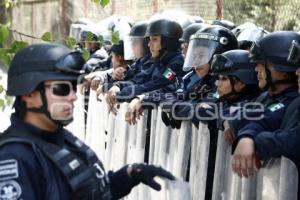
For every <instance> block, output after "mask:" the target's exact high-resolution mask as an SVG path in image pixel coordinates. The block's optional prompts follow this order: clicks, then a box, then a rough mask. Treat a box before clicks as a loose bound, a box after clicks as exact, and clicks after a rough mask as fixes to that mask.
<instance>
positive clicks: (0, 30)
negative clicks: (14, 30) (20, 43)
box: [0, 24, 9, 44]
mask: <svg viewBox="0 0 300 200" xmlns="http://www.w3.org/2000/svg"><path fill="white" fill-rule="evenodd" d="M8 27H9V25H4V24H0V44H2V43H4V42H6V41H7V39H8V37H9V29H8Z"/></svg>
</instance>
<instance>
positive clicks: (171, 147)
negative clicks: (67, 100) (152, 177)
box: [69, 91, 298, 200]
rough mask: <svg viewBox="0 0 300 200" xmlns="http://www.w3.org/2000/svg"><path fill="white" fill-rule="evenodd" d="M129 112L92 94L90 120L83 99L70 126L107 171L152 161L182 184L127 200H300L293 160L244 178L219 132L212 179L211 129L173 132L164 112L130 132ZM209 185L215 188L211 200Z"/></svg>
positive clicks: (188, 126)
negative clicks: (235, 169)
mask: <svg viewBox="0 0 300 200" xmlns="http://www.w3.org/2000/svg"><path fill="white" fill-rule="evenodd" d="M100 99H101V98H100ZM127 107H128V104H127V103H122V104H120V108H119V109H118V114H117V115H114V114H112V113H109V112H108V109H107V107H106V103H105V101H104V100H102V101H98V100H97V98H96V94H95V92H93V91H91V92H90V95H89V99H88V110H87V113H86V114H85V112H86V111H85V109H84V97H83V96H82V95H78V100H77V102H76V106H75V114H74V116H75V118H74V122H73V124H71V125H70V126H69V129H71V130H72V131H73V133H74V134H76V135H77V136H78V137H79V138H81V139H82V140H83V141H85V143H86V144H88V145H89V146H90V147H91V148H92V149H93V150H94V151H95V152H96V153H97V155H98V157H99V158H100V160H101V161H102V162H103V164H104V166H105V168H106V169H107V170H117V169H119V168H121V167H122V166H124V165H126V164H129V163H135V162H145V161H146V162H148V163H150V164H155V165H160V166H162V167H163V168H165V169H167V170H169V171H170V172H171V173H173V174H174V175H175V176H176V177H177V179H178V180H177V181H163V180H158V181H159V182H161V183H162V186H163V187H162V188H163V189H162V190H161V191H160V192H156V191H154V190H151V189H149V188H148V187H145V186H144V185H140V186H138V187H136V188H135V189H133V191H132V192H131V193H130V195H129V196H128V197H126V198H125V199H130V200H138V199H146V200H148V199H149V200H152V199H153V200H154V199H155V200H157V199H160V200H163V199H172V200H177V199H178V200H179V199H180V200H190V199H193V200H202V199H213V200H219V199H222V200H223V199H224V200H252V199H258V200H260V199H262V200H268V199H272V200H273V199H274V200H276V199H278V200H286V199H289V200H293V199H297V189H298V175H297V174H298V172H297V168H296V166H295V165H294V164H293V163H292V162H291V161H290V160H288V159H287V158H284V157H282V158H277V159H271V160H269V161H267V162H266V164H265V166H264V167H263V168H261V169H260V170H259V171H258V173H257V174H256V175H255V176H253V177H250V178H240V177H238V176H237V175H236V174H234V173H233V171H232V168H231V146H230V145H228V144H227V143H226V142H225V140H224V134H223V133H222V132H221V131H219V133H218V137H217V144H216V147H217V148H216V153H215V164H214V173H213V174H214V176H213V177H212V176H210V175H209V176H207V174H208V173H207V171H208V168H209V164H208V163H209V162H208V160H209V154H210V150H209V149H210V142H211V141H210V139H211V137H210V131H209V130H208V128H207V126H206V125H204V124H202V123H200V124H199V127H198V128H196V127H195V126H194V125H192V123H191V122H189V121H184V122H183V123H182V125H181V128H180V129H171V128H170V127H166V126H165V125H164V123H163V122H162V120H161V108H160V107H158V108H155V109H152V110H145V111H144V115H143V116H142V117H141V118H140V120H139V121H138V123H137V124H136V125H131V126H130V125H129V124H127V123H126V122H125V113H126V110H127ZM85 116H87V117H86V119H85ZM209 181H212V183H213V184H212V189H211V194H210V196H209V197H208V195H207V194H206V193H207V183H208V182H209Z"/></svg>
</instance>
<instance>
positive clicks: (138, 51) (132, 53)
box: [124, 35, 144, 60]
mask: <svg viewBox="0 0 300 200" xmlns="http://www.w3.org/2000/svg"><path fill="white" fill-rule="evenodd" d="M143 39H144V38H143V37H137V36H129V35H127V36H125V37H124V59H125V60H134V59H137V58H140V57H141V56H142V55H143Z"/></svg>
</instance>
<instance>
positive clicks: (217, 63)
mask: <svg viewBox="0 0 300 200" xmlns="http://www.w3.org/2000/svg"><path fill="white" fill-rule="evenodd" d="M233 66H234V63H233V62H232V61H231V60H229V59H228V58H226V57H225V56H223V55H221V54H217V55H214V57H213V61H212V64H211V69H212V72H213V73H214V74H219V73H222V72H226V71H228V70H230V69H231V68H233Z"/></svg>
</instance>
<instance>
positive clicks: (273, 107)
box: [268, 103, 284, 112]
mask: <svg viewBox="0 0 300 200" xmlns="http://www.w3.org/2000/svg"><path fill="white" fill-rule="evenodd" d="M283 107H284V105H283V104H282V103H276V104H272V105H270V106H269V107H268V109H269V110H270V111H271V112H274V111H276V110H278V109H280V108H283Z"/></svg>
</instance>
